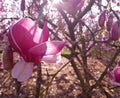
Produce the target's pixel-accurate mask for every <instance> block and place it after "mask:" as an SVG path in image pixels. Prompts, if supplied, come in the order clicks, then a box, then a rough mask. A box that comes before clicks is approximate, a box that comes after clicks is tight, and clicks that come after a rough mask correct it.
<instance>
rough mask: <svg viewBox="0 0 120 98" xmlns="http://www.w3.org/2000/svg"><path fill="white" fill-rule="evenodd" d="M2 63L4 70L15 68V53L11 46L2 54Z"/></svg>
mask: <svg viewBox="0 0 120 98" xmlns="http://www.w3.org/2000/svg"><path fill="white" fill-rule="evenodd" d="M2 63H3V66H4V69H6V70H9V69H12V67H13V52H12V49H11V47H10V46H7V47H6V48H5V49H4V50H3V53H2Z"/></svg>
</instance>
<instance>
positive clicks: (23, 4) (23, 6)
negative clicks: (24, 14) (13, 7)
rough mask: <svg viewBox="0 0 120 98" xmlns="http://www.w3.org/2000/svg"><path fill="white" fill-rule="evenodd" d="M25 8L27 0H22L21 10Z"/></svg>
mask: <svg viewBox="0 0 120 98" xmlns="http://www.w3.org/2000/svg"><path fill="white" fill-rule="evenodd" d="M24 10H25V0H21V11H24Z"/></svg>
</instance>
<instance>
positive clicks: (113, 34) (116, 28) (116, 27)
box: [110, 20, 120, 40]
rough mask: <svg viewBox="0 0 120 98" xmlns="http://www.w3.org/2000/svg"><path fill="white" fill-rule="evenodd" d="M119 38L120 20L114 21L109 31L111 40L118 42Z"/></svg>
mask: <svg viewBox="0 0 120 98" xmlns="http://www.w3.org/2000/svg"><path fill="white" fill-rule="evenodd" d="M119 37H120V20H118V21H116V22H115V23H114V24H113V26H112V29H111V32H110V39H111V40H118V39H119Z"/></svg>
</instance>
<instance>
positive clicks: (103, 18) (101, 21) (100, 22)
mask: <svg viewBox="0 0 120 98" xmlns="http://www.w3.org/2000/svg"><path fill="white" fill-rule="evenodd" d="M105 21H106V10H104V11H103V12H102V13H101V14H100V16H99V19H98V25H99V26H100V27H101V28H103V27H104V26H105Z"/></svg>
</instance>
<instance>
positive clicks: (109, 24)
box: [106, 14, 113, 31]
mask: <svg viewBox="0 0 120 98" xmlns="http://www.w3.org/2000/svg"><path fill="white" fill-rule="evenodd" d="M112 24H113V14H110V15H109V17H108V21H107V23H106V27H107V30H108V31H110V30H111V28H112Z"/></svg>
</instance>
